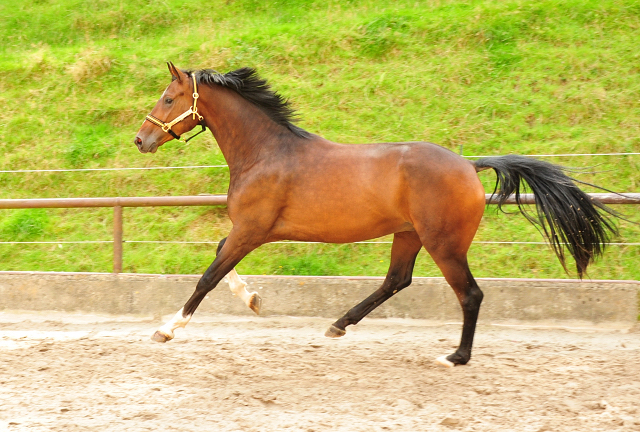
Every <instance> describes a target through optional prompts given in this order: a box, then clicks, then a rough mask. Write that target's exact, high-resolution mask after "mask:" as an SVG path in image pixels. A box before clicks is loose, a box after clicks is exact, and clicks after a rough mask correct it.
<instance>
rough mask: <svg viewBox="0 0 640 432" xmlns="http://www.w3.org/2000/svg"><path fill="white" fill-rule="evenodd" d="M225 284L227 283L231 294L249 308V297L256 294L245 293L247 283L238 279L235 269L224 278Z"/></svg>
mask: <svg viewBox="0 0 640 432" xmlns="http://www.w3.org/2000/svg"><path fill="white" fill-rule="evenodd" d="M226 278H227V282H228V283H229V289H230V290H231V292H232V293H233V295H236V296H238V297H240V300H242V301H243V302H244V304H246V305H247V306H249V302H250V301H251V296H252V295H253V294H257V293H250V292H249V291H247V283H246V282H245V281H243V280H242V279H241V278H240V275H238V272H237V271H236V269H233V270H231V271H230V272H229V274H227V276H226Z"/></svg>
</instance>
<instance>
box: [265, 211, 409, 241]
mask: <svg viewBox="0 0 640 432" xmlns="http://www.w3.org/2000/svg"><path fill="white" fill-rule="evenodd" d="M349 210H350V209H348V208H345V207H344V206H338V208H335V207H334V208H331V207H325V208H323V209H314V208H313V206H310V207H309V208H305V209H300V211H299V212H295V211H285V212H283V215H282V217H281V218H279V220H278V221H277V222H276V224H275V226H274V230H273V237H274V238H277V239H278V240H298V241H317V242H324V243H351V242H356V241H363V240H369V239H372V238H377V237H381V236H384V235H387V234H392V233H395V232H400V231H412V230H413V226H412V225H411V224H410V223H409V222H407V221H406V220H404V219H403V218H402V217H400V216H399V215H398V214H395V212H393V211H390V212H386V213H388V214H382V212H379V211H375V212H367V210H366V209H363V210H360V211H349Z"/></svg>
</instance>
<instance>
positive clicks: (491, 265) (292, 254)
mask: <svg viewBox="0 0 640 432" xmlns="http://www.w3.org/2000/svg"><path fill="white" fill-rule="evenodd" d="M0 15H1V16H2V19H1V20H0V39H1V40H2V41H3V42H2V44H0V50H1V52H0V54H1V55H0V72H1V73H0V105H1V106H2V107H3V109H2V110H0V169H1V170H25V169H72V168H98V167H162V166H187V165H217V164H224V159H223V157H222V155H221V153H220V151H219V150H218V148H217V146H216V143H215V140H214V139H213V137H212V136H211V135H210V134H206V137H205V135H203V136H202V137H198V138H197V139H196V140H194V141H192V142H190V143H189V144H188V145H185V144H182V143H176V142H170V143H168V144H166V145H165V146H163V147H162V148H161V150H160V151H159V152H158V153H156V154H154V155H141V154H139V153H138V151H137V149H136V148H135V146H134V145H133V138H134V136H135V133H136V131H137V129H138V127H139V126H140V123H141V122H142V120H143V118H144V116H145V115H146V114H147V113H148V112H149V111H150V110H151V108H152V106H153V105H154V104H155V101H156V100H157V98H158V97H159V95H160V94H161V92H162V91H163V90H164V88H165V87H166V86H167V84H168V83H169V74H168V72H167V69H166V66H165V62H166V61H167V60H171V61H173V62H174V63H175V64H176V65H177V66H179V67H181V68H184V69H194V68H204V67H212V68H215V69H217V70H219V71H222V72H226V71H228V70H231V69H235V68H238V67H241V66H252V67H256V68H257V69H258V71H259V73H260V74H261V75H262V76H263V77H265V78H267V79H268V80H269V81H270V83H271V84H272V86H273V87H274V88H275V89H276V90H278V91H279V92H280V93H281V94H283V95H284V96H286V97H288V98H290V100H291V101H292V103H293V104H294V106H295V107H296V108H297V110H298V111H299V113H300V115H301V121H300V126H302V127H303V128H305V129H307V130H309V131H311V132H314V133H318V134H320V135H323V136H325V137H326V138H328V139H331V140H334V141H339V142H344V143H352V144H358V143H366V142H383V141H389V142H391V141H417V140H424V141H431V142H435V143H438V144H440V145H443V146H445V147H448V148H450V149H452V150H455V151H460V149H461V148H462V149H463V152H464V154H466V155H501V154H507V153H519V154H565V153H610V152H639V151H640V126H639V125H640V51H638V41H637V39H638V38H637V35H638V32H639V31H640V3H638V2H637V1H606V0H605V1H600V0H598V1H566V2H557V1H535V2H534V1H502V2H493V1H489V0H477V1H437V0H434V1H425V2H415V1H406V0H399V1H395V2H376V1H371V0H362V1H360V0H349V1H345V0H341V1H333V0H329V1H326V0H325V1H312V0H282V1H272V2H264V1H257V0H255V1H254V0H237V1H233V0H228V1H226V2H223V1H207V2H205V1H201V0H194V1H192V2H189V3H188V4H185V3H183V2H177V1H165V2H154V1H150V2H139V1H133V0H119V1H118V2H112V1H104V0H98V1H92V2H89V1H85V0H59V1H55V2H54V1H49V0H39V1H34V2H22V3H20V2H18V3H12V4H9V3H8V2H2V3H0ZM545 159H547V160H550V161H553V162H557V163H561V164H564V165H569V166H574V167H593V170H592V171H597V173H596V174H584V175H580V177H579V178H580V179H581V180H584V181H588V182H594V183H596V184H600V185H602V186H604V187H607V188H610V189H614V190H617V191H623V192H637V191H639V190H640V169H639V168H640V156H637V155H636V156H618V157H611V156H606V157H605V156H592V157H571V158H569V157H561V158H545ZM481 178H482V180H483V182H484V183H485V185H486V187H487V191H490V190H491V188H492V185H493V182H494V174H493V173H492V172H484V173H482V174H481ZM0 184H1V185H2V187H1V188H0V198H35V197H94V196H95V197H97V196H150V195H190V194H199V193H224V192H226V189H227V185H228V172H227V170H226V169H224V168H207V169H187V170H153V171H107V172H102V171H94V172H56V173H0ZM618 210H621V211H622V212H624V213H625V214H627V215H628V217H629V218H630V219H632V220H635V221H640V209H639V208H638V206H635V207H629V208H623V207H622V208H621V207H619V208H618ZM124 216H125V228H124V230H125V232H124V235H125V239H127V240H152V241H158V240H161V241H204V240H210V241H217V240H219V239H220V238H222V237H224V236H225V235H226V233H227V232H228V230H229V228H230V225H229V222H228V220H227V219H226V216H225V209H224V208H157V209H153V208H144V209H125V215H124ZM111 230H112V211H111V210H110V209H77V210H76V209H69V210H63V209H59V210H22V211H18V210H15V211H14V210H3V211H2V214H1V217H0V240H1V241H86V240H110V239H111ZM620 230H621V236H620V238H618V239H615V240H614V241H617V242H636V243H638V242H640V229H638V227H637V226H633V225H631V224H629V223H626V222H622V223H621V224H620ZM476 239H477V240H479V241H541V240H542V239H541V236H540V235H539V234H538V233H537V231H536V230H535V228H533V227H531V226H530V225H528V222H526V220H525V219H524V218H523V217H521V216H519V215H515V214H514V215H498V214H496V213H495V211H494V210H491V209H489V210H488V211H487V213H486V216H485V219H484V220H483V223H482V225H481V228H480V231H479V233H478V235H477V237H476ZM382 240H385V239H382ZM386 240H388V239H386ZM389 249H390V246H389V245H388V244H374V245H361V244H360V245H315V244H312V245H298V244H284V245H283V244H275V245H265V246H263V247H262V248H260V249H259V250H258V251H255V252H254V253H252V254H251V255H250V256H249V257H247V258H246V259H245V260H244V261H243V262H242V263H241V265H240V266H239V271H240V272H243V273H251V274H347V275H360V274H367V275H383V274H385V272H386V268H387V265H388V255H389ZM214 250H215V245H207V244H188V245H184V244H183V245H173V244H147V243H129V244H125V256H124V270H125V271H130V272H145V273H201V272H202V271H203V270H204V269H205V268H206V266H208V265H209V263H210V262H211V260H212V259H213V257H214ZM639 259H640V246H632V245H630V246H619V245H613V246H611V247H610V248H609V251H608V253H607V255H606V257H605V259H603V260H601V261H600V262H599V263H598V264H597V265H596V266H594V267H593V268H592V270H591V271H590V274H589V276H590V277H592V278H610V279H640V268H639V266H638V264H637V263H638V262H639ZM0 262H1V263H2V264H1V265H0V270H57V271H110V269H111V246H110V245H109V244H79V245H78V244H74V245H71V244H63V243H60V244H46V245H34V244H28V245H16V244H0ZM470 263H471V268H472V270H473V271H474V274H475V275H476V276H478V277H479V276H485V277H500V276H502V277H566V276H565V275H564V273H563V271H562V268H561V266H560V265H559V264H558V263H557V261H556V259H555V257H554V255H553V254H552V252H551V251H550V249H549V248H548V247H547V246H545V245H535V244H532V245H495V244H474V246H472V250H471V253H470ZM416 275H423V276H425V275H429V276H431V275H433V276H436V275H439V272H438V270H437V268H436V267H435V265H434V264H433V263H432V262H431V260H430V259H429V258H428V257H427V256H426V254H425V253H424V252H423V253H422V254H421V257H419V259H418V265H417V267H416Z"/></svg>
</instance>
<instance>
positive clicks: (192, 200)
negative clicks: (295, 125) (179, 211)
mask: <svg viewBox="0 0 640 432" xmlns="http://www.w3.org/2000/svg"><path fill="white" fill-rule="evenodd" d="M587 195H588V196H589V197H590V198H591V199H597V200H598V201H600V202H602V203H603V204H640V193H625V194H615V193H590V194H587ZM485 199H486V202H487V204H495V203H496V200H495V198H493V195H491V194H486V195H485ZM520 202H521V203H522V204H534V203H535V199H534V195H533V194H522V195H520ZM506 203H507V204H516V200H515V196H513V195H512V196H510V197H509V198H508V199H507V201H506ZM226 204H227V195H191V196H164V197H101V198H33V199H0V209H30V208H88V207H94V208H95V207H113V216H114V217H113V272H114V273H121V272H122V245H123V243H124V240H123V235H122V226H123V214H122V209H123V207H165V206H176V207H184V206H222V205H226ZM8 243H23V242H8ZM24 243H35V242H24ZM38 243H40V242H38ZM51 243H64V242H51ZM84 243H104V242H102V241H96V242H91V241H88V242H84ZM129 243H142V242H134V241H129ZM361 243H367V242H361ZM484 243H510V242H484Z"/></svg>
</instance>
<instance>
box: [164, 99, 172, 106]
mask: <svg viewBox="0 0 640 432" xmlns="http://www.w3.org/2000/svg"><path fill="white" fill-rule="evenodd" d="M164 103H166V104H167V105H171V104H172V103H173V99H171V98H165V99H164Z"/></svg>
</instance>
